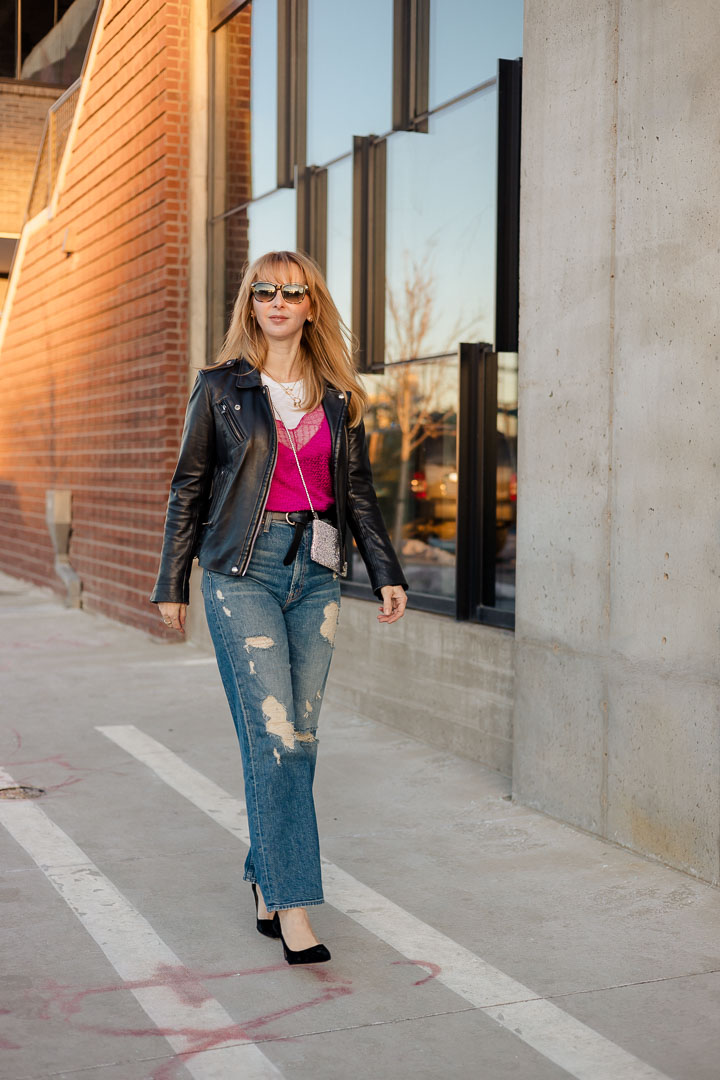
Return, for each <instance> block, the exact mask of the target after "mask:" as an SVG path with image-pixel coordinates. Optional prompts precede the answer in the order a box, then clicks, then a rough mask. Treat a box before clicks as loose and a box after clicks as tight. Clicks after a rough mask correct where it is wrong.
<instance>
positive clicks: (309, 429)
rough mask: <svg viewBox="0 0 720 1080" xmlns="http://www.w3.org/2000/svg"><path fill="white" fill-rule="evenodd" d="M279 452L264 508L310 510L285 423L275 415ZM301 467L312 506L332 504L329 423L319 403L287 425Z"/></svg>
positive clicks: (319, 508)
mask: <svg viewBox="0 0 720 1080" xmlns="http://www.w3.org/2000/svg"><path fill="white" fill-rule="evenodd" d="M275 425H276V427H277V434H278V456H277V462H276V464H275V472H274V473H273V478H272V483H271V484H270V492H269V494H268V501H267V507H266V509H267V510H284V511H289V510H309V509H310V507H309V506H308V500H307V495H306V494H305V489H304V487H303V484H302V480H301V479H300V473H299V472H298V467H297V464H296V462H295V456H294V454H293V452H292V449H291V446H290V439H289V437H288V432H287V430H286V429H285V425H284V424H283V423H282V421H281V420H278V419H276V420H275ZM290 435H291V436H292V440H293V442H294V443H295V449H296V450H297V455H298V457H299V459H300V467H301V469H302V472H303V476H304V477H305V483H306V484H307V488H308V491H309V492H310V498H311V499H312V504H313V507H314V508H315V510H327V509H328V507H330V506H332V504H333V491H332V477H331V475H330V452H331V450H332V438H331V435H330V425H329V424H328V422H327V417H326V416H325V410H324V409H323V407H322V405H318V407H317V409H313V410H312V412H308V413H305V415H304V416H303V417H302V418H301V420H300V423H299V424H298V426H297V427H296V428H291V429H290Z"/></svg>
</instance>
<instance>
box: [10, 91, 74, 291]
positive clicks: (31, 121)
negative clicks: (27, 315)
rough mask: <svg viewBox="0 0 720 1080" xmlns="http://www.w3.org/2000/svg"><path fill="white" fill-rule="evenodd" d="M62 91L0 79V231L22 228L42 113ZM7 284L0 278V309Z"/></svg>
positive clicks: (45, 113) (45, 114)
mask: <svg viewBox="0 0 720 1080" xmlns="http://www.w3.org/2000/svg"><path fill="white" fill-rule="evenodd" d="M61 94H62V89H59V88H56V87H53V86H34V85H32V84H31V83H23V82H17V81H16V80H15V79H0V144H1V145H2V155H0V234H7V235H12V234H14V233H19V232H20V229H21V228H22V223H23V220H24V218H25V208H26V207H27V202H28V196H29V195H30V186H31V184H32V178H33V173H34V171H35V162H36V160H37V155H38V149H39V147H40V141H41V139H42V133H43V128H44V126H45V117H46V116H47V111H48V109H49V108H50V106H51V105H52V104H53V102H54V101H56V100H57V98H59V97H60V95H61ZM6 286H7V280H6V279H4V278H3V279H0V309H2V306H3V304H4V302H5V292H6Z"/></svg>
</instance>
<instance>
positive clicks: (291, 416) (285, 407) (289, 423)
mask: <svg viewBox="0 0 720 1080" xmlns="http://www.w3.org/2000/svg"><path fill="white" fill-rule="evenodd" d="M260 378H261V379H262V381H263V383H264V385H265V386H267V388H268V393H269V394H270V400H271V401H272V404H273V408H274V410H275V415H276V416H279V417H280V419H281V420H282V422H283V424H284V425H285V427H286V428H289V429H290V431H292V430H293V428H296V427H297V426H298V424H299V423H300V421H301V420H302V418H303V416H304V415H305V413H306V412H307V409H296V408H295V406H294V405H293V403H292V399H291V397H290V394H292V396H293V397H294V398H296V400H298V401H302V398H303V393H304V391H303V380H302V379H297V380H296V381H295V382H287V383H280V382H278V381H277V379H273V378H272V376H270V375H266V373H265V372H264V371H261V372H260ZM283 387H286V388H287V390H289V391H290V393H287V392H286V390H283Z"/></svg>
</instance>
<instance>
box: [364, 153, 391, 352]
mask: <svg viewBox="0 0 720 1080" xmlns="http://www.w3.org/2000/svg"><path fill="white" fill-rule="evenodd" d="M386 175H387V143H386V142H385V140H384V139H382V140H380V141H379V142H371V144H370V160H369V169H368V180H369V187H368V241H369V251H368V260H367V274H368V278H367V291H368V308H369V310H368V328H367V336H368V345H369V350H368V359H369V362H370V366H371V367H372V368H373V369H374V370H377V369H378V368H382V370H384V359H385V219H386V188H387V180H386Z"/></svg>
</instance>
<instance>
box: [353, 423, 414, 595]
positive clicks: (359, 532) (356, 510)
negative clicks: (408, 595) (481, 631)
mask: <svg viewBox="0 0 720 1080" xmlns="http://www.w3.org/2000/svg"><path fill="white" fill-rule="evenodd" d="M347 433H348V492H347V501H348V522H349V524H350V531H351V532H352V534H353V536H354V537H355V543H356V544H357V546H358V551H359V552H360V555H361V556H362V560H363V562H364V563H365V566H366V567H367V572H368V575H369V577H370V584H371V585H372V588H373V591H374V592H375V594H376V595H377V596H378V597H381V595H382V594H381V592H380V589H381V588H382V586H383V585H402V587H403V588H404V589H407V587H408V585H407V582H406V580H405V575H404V574H403V572H402V569H401V567H400V563H399V562H398V558H397V555H396V554H395V550H394V548H393V546H392V543H391V542H390V537H389V535H388V531H387V529H386V527H385V522H384V520H383V516H382V513H381V511H380V507H379V506H378V501H377V495H376V494H375V488H374V486H373V477H372V469H371V467H370V456H369V454H368V448H367V439H366V438H365V425H364V424H363V423H362V422H361V423H360V424H358V425H357V427H348V429H347Z"/></svg>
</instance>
